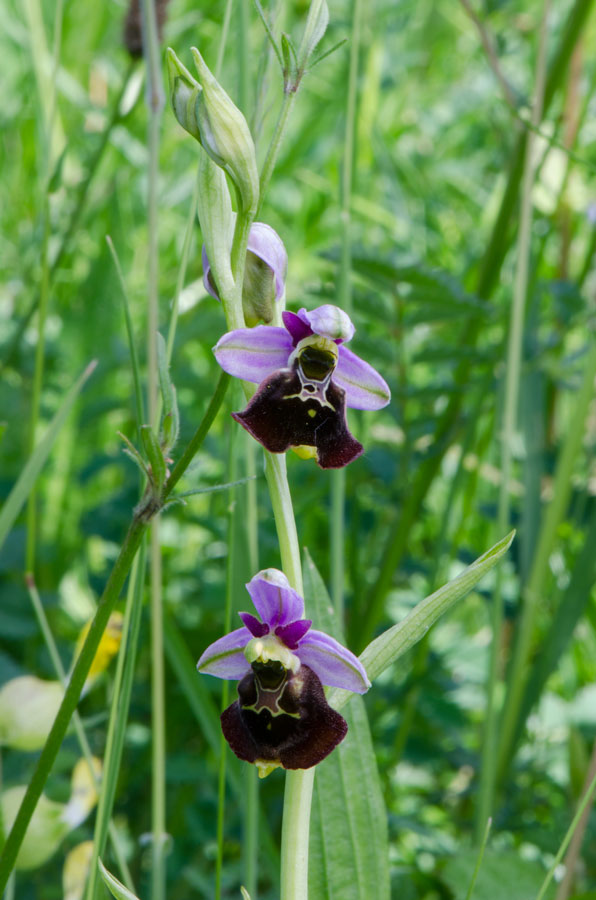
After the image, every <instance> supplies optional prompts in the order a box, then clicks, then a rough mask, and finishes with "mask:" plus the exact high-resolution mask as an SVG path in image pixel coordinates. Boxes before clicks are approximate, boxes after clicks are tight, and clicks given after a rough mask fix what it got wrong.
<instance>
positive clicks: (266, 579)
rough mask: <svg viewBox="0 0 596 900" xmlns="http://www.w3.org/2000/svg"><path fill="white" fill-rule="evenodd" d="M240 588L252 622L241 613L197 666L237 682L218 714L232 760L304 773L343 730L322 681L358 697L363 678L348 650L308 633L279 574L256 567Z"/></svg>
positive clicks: (299, 604)
mask: <svg viewBox="0 0 596 900" xmlns="http://www.w3.org/2000/svg"><path fill="white" fill-rule="evenodd" d="M246 588H247V590H248V593H249V594H250V596H251V599H252V601H253V604H254V606H255V608H256V610H257V612H258V614H259V616H260V618H257V617H256V616H254V615H253V614H252V613H247V612H241V613H240V614H239V615H240V618H241V619H242V622H243V623H244V624H243V626H242V627H241V628H237V629H236V630H235V631H232V632H230V634H226V635H225V636H224V637H222V638H220V639H219V640H217V641H215V643H213V644H211V645H210V646H209V647H207V649H206V650H205V652H204V653H203V655H202V656H201V658H200V659H199V661H198V663H197V669H198V670H199V672H202V673H207V674H209V675H215V676H217V677H218V678H226V679H240V683H239V684H238V700H236V701H235V702H234V703H232V705H231V706H229V707H228V708H227V709H226V710H225V711H224V712H223V713H222V716H221V724H222V730H223V733H224V736H225V738H226V740H227V741H228V743H229V745H230V747H231V748H232V750H233V751H234V753H235V754H236V756H238V757H240V759H244V760H247V761H248V762H251V763H255V764H256V765H258V766H259V770H260V771H261V772H262V771H264V772H265V774H267V772H268V771H269V770H270V769H271V768H272V767H273V768H274V767H275V766H277V765H281V766H283V767H284V768H286V769H308V768H310V767H311V766H314V765H316V764H317V763H318V762H320V761H321V760H322V759H324V758H325V757H326V756H327V755H328V754H329V753H331V751H332V750H333V749H334V747H336V746H337V745H338V744H339V743H340V741H342V740H343V738H344V737H345V735H346V732H347V729H348V726H347V723H346V721H345V719H344V718H343V717H342V716H340V714H339V713H338V712H336V711H335V710H334V709H332V708H331V707H330V706H329V705H328V703H327V701H326V699H325V692H324V690H323V684H328V685H332V686H334V687H340V688H345V689H346V690H349V691H354V692H356V693H359V694H363V693H365V692H366V691H367V690H368V688H369V687H370V681H369V680H368V676H367V674H366V671H365V670H364V667H363V665H362V663H361V662H360V660H359V659H358V658H357V657H356V656H354V654H353V653H351V652H350V651H349V650H347V649H346V648H345V647H342V645H341V644H340V643H338V641H336V640H335V639H334V638H332V637H330V636H329V635H328V634H325V633H324V632H323V631H317V630H315V629H313V628H311V625H312V622H311V620H310V619H305V618H304V600H303V599H302V597H301V596H300V594H298V593H297V592H296V591H295V590H293V588H291V587H290V584H289V582H288V579H287V578H286V576H285V575H284V574H283V572H280V571H279V570H278V569H264V570H263V571H262V572H259V573H258V574H257V575H255V576H254V578H253V579H252V580H251V581H250V582H249V583H248V584H247V585H246Z"/></svg>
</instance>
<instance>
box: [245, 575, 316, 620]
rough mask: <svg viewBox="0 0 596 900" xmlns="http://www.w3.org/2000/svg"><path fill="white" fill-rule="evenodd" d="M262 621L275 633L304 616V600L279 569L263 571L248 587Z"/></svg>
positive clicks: (252, 579)
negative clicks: (280, 627)
mask: <svg viewBox="0 0 596 900" xmlns="http://www.w3.org/2000/svg"><path fill="white" fill-rule="evenodd" d="M246 590H247V591H248V593H249V594H250V598H251V600H252V602H253V603H254V605H255V608H256V610H257V612H258V614H259V615H260V617H261V619H262V621H263V622H264V623H265V624H266V625H267V626H268V627H269V629H270V630H271V631H274V630H275V629H276V628H277V627H278V625H282V626H283V625H287V624H288V623H289V622H295V621H296V620H297V619H302V617H303V616H304V600H303V599H302V597H301V596H300V594H299V593H298V592H297V591H295V590H294V589H293V588H291V587H290V582H289V581H288V579H287V578H286V576H285V575H284V573H283V572H280V571H279V569H263V570H262V571H261V572H258V573H257V574H256V575H255V576H254V578H251V580H250V581H249V582H248V584H247V585H246Z"/></svg>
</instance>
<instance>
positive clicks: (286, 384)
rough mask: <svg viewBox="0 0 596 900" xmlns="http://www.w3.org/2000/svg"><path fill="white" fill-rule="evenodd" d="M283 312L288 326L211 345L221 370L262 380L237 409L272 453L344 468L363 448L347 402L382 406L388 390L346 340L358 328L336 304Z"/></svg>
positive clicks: (236, 334) (241, 333) (244, 332)
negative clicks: (351, 423)
mask: <svg viewBox="0 0 596 900" xmlns="http://www.w3.org/2000/svg"><path fill="white" fill-rule="evenodd" d="M282 318H283V323H284V326H285V327H284V328H279V327H275V326H267V325H259V326H258V327H257V328H238V329H236V330H235V331H229V332H228V333H227V334H224V335H223V337H222V338H220V340H219V341H218V342H217V344H216V346H215V347H214V348H213V352H214V354H215V357H216V359H217V361H218V363H219V364H220V366H221V367H222V369H224V370H225V371H226V372H229V374H230V375H234V376H235V377H236V378H242V379H244V381H252V382H255V383H256V384H258V385H259V388H258V390H257V392H256V394H255V395H254V397H253V398H252V400H251V401H250V403H249V404H248V406H247V407H246V409H244V410H243V411H242V412H239V413H232V415H233V416H234V418H235V419H236V421H237V422H240V424H241V425H242V426H243V427H244V428H246V430H247V431H248V432H250V434H252V436H253V437H254V438H255V439H256V440H257V441H259V442H260V443H261V444H262V445H263V446H264V447H265V448H266V449H267V450H269V451H270V452H271V453H284V452H285V451H286V450H287V449H288V448H289V447H295V448H299V449H298V450H297V452H299V454H300V455H303V456H313V457H315V459H316V461H317V463H318V464H319V466H320V467H321V468H322V469H338V468H341V467H342V466H346V465H347V464H348V463H350V462H352V460H353V459H356V458H357V457H358V456H360V454H361V453H362V450H363V447H362V444H360V443H359V442H358V441H357V440H356V439H355V438H354V437H353V436H352V434H350V431H349V429H348V425H347V422H346V406H350V407H352V408H353V409H382V407H384V406H386V405H387V404H388V403H389V400H390V398H391V393H390V391H389V388H388V386H387V384H386V383H385V380H384V379H383V378H382V377H381V376H380V375H379V373H378V372H377V371H376V370H375V369H373V367H372V366H370V365H369V364H368V363H367V362H365V361H364V360H363V359H360V357H359V356H356V354H355V353H352V351H351V350H348V348H347V347H345V346H344V344H345V343H346V342H347V341H349V340H351V338H352V337H353V335H354V331H355V328H354V325H353V324H352V322H351V320H350V318H349V316H347V315H346V313H345V312H343V310H341V309H339V308H338V307H337V306H332V305H330V304H325V305H324V306H319V307H318V308H317V309H314V310H312V311H311V312H307V310H306V309H301V310H299V311H298V313H297V314H296V313H292V312H284V313H283V315H282ZM305 448H307V449H306V452H304V450H305Z"/></svg>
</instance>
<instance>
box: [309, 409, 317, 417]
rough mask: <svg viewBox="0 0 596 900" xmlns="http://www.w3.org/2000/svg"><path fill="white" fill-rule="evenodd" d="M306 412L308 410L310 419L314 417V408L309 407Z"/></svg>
mask: <svg viewBox="0 0 596 900" xmlns="http://www.w3.org/2000/svg"><path fill="white" fill-rule="evenodd" d="M307 412H308V415H309V416H310V417H311V419H314V417H315V416H316V414H317V411H316V409H309V410H307Z"/></svg>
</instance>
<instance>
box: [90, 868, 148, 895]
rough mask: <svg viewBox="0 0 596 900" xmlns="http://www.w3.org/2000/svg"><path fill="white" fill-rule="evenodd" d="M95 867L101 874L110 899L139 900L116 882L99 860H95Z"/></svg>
mask: <svg viewBox="0 0 596 900" xmlns="http://www.w3.org/2000/svg"><path fill="white" fill-rule="evenodd" d="M97 865H98V866H99V871H100V872H101V877H102V878H103V881H104V884H105V886H106V887H107V889H108V890H109V892H110V894H111V895H112V897H115V898H116V900H139V898H138V897H137V896H136V894H133V892H132V891H129V890H128V888H126V887H124V885H123V884H122V882H121V881H118V879H117V878H116V876H115V875H112V873H111V872H108V870H107V869H106V867H105V866H104V864H103V863H102V861H101V859H98V860H97Z"/></svg>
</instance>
